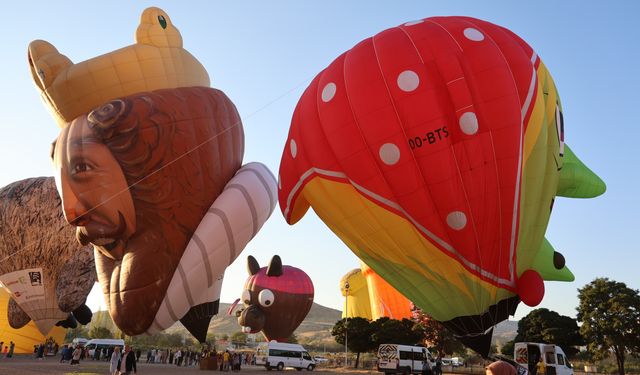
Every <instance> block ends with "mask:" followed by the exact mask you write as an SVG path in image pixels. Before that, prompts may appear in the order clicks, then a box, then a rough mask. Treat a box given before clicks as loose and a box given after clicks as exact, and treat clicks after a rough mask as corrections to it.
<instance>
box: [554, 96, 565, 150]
mask: <svg viewBox="0 0 640 375" xmlns="http://www.w3.org/2000/svg"><path fill="white" fill-rule="evenodd" d="M556 130H557V131H558V144H559V145H560V156H563V155H564V116H563V115H562V111H561V110H560V106H559V105H556Z"/></svg>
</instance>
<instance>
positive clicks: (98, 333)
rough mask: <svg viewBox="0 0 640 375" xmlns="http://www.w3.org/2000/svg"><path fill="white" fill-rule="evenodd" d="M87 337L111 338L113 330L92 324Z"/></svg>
mask: <svg viewBox="0 0 640 375" xmlns="http://www.w3.org/2000/svg"><path fill="white" fill-rule="evenodd" d="M89 337H90V338H92V339H112V338H113V332H111V331H109V329H108V328H106V327H98V326H93V327H91V330H90V331H89Z"/></svg>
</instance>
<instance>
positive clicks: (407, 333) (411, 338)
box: [371, 317, 423, 348]
mask: <svg viewBox="0 0 640 375" xmlns="http://www.w3.org/2000/svg"><path fill="white" fill-rule="evenodd" d="M371 325H372V327H373V332H374V334H373V336H372V339H373V348H377V347H378V346H380V344H387V343H394V344H403V345H415V344H417V343H420V342H421V341H422V336H423V333H422V331H421V330H420V326H418V325H416V324H415V323H414V322H413V321H411V320H409V319H402V320H396V319H389V318H387V317H383V318H380V319H378V320H376V321H374V322H372V323H371Z"/></svg>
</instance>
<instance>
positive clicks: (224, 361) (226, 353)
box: [222, 350, 231, 371]
mask: <svg viewBox="0 0 640 375" xmlns="http://www.w3.org/2000/svg"><path fill="white" fill-rule="evenodd" d="M230 359H231V354H229V351H228V350H225V351H224V354H222V371H229V360H230Z"/></svg>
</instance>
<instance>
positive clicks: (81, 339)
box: [71, 337, 89, 346]
mask: <svg viewBox="0 0 640 375" xmlns="http://www.w3.org/2000/svg"><path fill="white" fill-rule="evenodd" d="M88 341H89V339H85V338H84V337H76V338H75V339H73V341H71V344H72V345H73V346H76V345H80V346H85V345H86V344H87V342H88Z"/></svg>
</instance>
